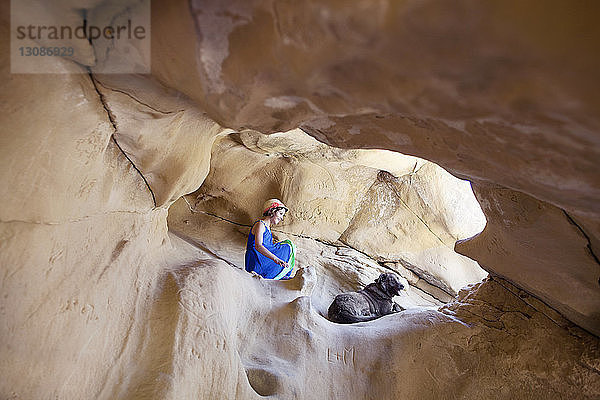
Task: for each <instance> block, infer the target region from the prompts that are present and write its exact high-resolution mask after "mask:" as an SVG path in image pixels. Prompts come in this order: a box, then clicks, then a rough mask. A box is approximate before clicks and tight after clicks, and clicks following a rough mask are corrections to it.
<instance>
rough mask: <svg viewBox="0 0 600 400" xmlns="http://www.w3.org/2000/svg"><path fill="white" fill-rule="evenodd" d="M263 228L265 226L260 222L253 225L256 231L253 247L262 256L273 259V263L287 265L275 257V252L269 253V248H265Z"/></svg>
mask: <svg viewBox="0 0 600 400" xmlns="http://www.w3.org/2000/svg"><path fill="white" fill-rule="evenodd" d="M265 229H266V228H265V226H264V225H263V224H262V223H261V222H259V223H258V224H256V225H255V226H254V229H253V230H254V231H256V233H254V248H255V249H256V251H258V252H259V253H260V254H262V255H263V256H265V257H267V258H268V259H270V260H273V262H274V263H275V264H277V265H280V266H282V267H284V268H286V267H288V263H286V262H285V261H283V260H282V259H281V258H279V257H277V256H276V255H275V254H273V253H271V252H270V251H269V249H267V248H266V247H265V246H264V245H263V234H264V233H265Z"/></svg>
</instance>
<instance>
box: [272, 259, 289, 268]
mask: <svg viewBox="0 0 600 400" xmlns="http://www.w3.org/2000/svg"><path fill="white" fill-rule="evenodd" d="M275 262H276V263H277V264H278V265H280V266H281V267H283V268H288V267H289V266H290V265H289V264H288V263H286V262H285V261H283V260H282V259H280V258H278V259H277V261H275Z"/></svg>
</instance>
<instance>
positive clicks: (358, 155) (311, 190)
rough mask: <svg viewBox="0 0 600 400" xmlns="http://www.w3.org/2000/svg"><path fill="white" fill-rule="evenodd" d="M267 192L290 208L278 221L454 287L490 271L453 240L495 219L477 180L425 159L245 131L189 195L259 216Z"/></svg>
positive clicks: (212, 206) (238, 218)
mask: <svg viewBox="0 0 600 400" xmlns="http://www.w3.org/2000/svg"><path fill="white" fill-rule="evenodd" d="M265 192H267V193H271V194H272V196H277V197H279V198H281V200H282V201H283V202H284V204H286V206H287V207H289V208H290V212H289V213H288V215H287V216H286V218H285V221H284V222H283V223H282V224H281V226H280V227H278V228H276V229H279V230H282V231H283V232H286V233H290V234H295V235H301V236H305V237H306V236H307V237H310V238H313V239H318V240H323V241H327V242H336V241H339V242H341V243H343V244H345V245H346V246H349V247H352V248H355V249H357V250H359V251H362V252H364V253H366V254H368V255H369V256H370V257H372V258H374V259H376V260H379V261H382V262H385V261H389V262H394V263H396V264H398V265H404V267H405V268H409V269H411V270H413V271H415V272H416V271H418V274H419V275H420V276H421V277H423V278H429V283H431V284H433V285H435V286H438V287H439V288H440V289H442V290H444V291H446V292H447V293H448V294H450V295H452V296H454V295H456V293H457V292H458V291H459V290H460V288H462V287H463V286H466V285H467V284H470V283H476V282H479V281H480V280H482V279H483V278H484V277H485V276H486V275H487V274H486V273H485V272H484V271H483V270H481V268H480V267H479V266H478V265H477V263H476V262H474V261H473V260H471V259H469V258H467V257H464V256H462V255H459V254H457V253H455V252H454V250H453V248H454V244H455V242H456V241H457V240H462V239H467V238H469V237H472V236H474V235H476V234H478V233H479V232H481V231H482V230H483V228H484V226H485V217H484V215H483V213H482V211H481V209H480V207H479V204H478V203H477V201H476V199H475V197H474V195H473V193H472V190H471V187H470V185H469V183H468V182H464V181H460V180H459V179H456V178H454V177H453V176H452V175H450V174H448V173H447V172H446V171H444V170H443V169H442V168H440V167H438V166H437V165H435V164H432V163H430V162H427V161H425V160H422V159H419V158H416V157H410V156H403V155H401V154H395V153H391V152H388V151H381V150H340V149H335V148H332V147H329V146H327V145H325V144H322V143H319V142H317V141H316V140H315V139H313V138H311V137H310V136H308V135H307V134H306V133H304V132H302V131H301V130H293V131H289V132H285V133H277V134H272V135H268V136H265V135H261V134H259V133H257V132H253V131H243V132H241V133H240V134H239V135H238V134H235V135H231V136H229V137H227V138H222V139H221V140H220V141H219V142H218V143H217V144H216V145H215V146H214V148H213V152H212V161H211V172H210V174H209V175H208V176H207V178H206V180H205V181H204V183H203V185H202V186H201V187H200V189H198V191H196V192H195V193H194V194H192V195H190V196H187V198H188V199H189V200H186V201H188V202H189V203H190V205H191V207H192V208H193V209H194V211H199V212H204V213H209V214H211V215H217V216H220V217H222V218H225V219H227V220H230V221H232V222H235V223H238V224H245V225H248V226H251V225H252V223H253V222H254V221H256V220H257V219H258V218H259V217H260V216H261V214H262V210H261V209H260V207H261V206H262V200H261V198H257V195H258V196H260V194H262V193H265ZM243 246H244V244H242V247H243ZM237 265H239V266H241V267H243V263H241V264H237Z"/></svg>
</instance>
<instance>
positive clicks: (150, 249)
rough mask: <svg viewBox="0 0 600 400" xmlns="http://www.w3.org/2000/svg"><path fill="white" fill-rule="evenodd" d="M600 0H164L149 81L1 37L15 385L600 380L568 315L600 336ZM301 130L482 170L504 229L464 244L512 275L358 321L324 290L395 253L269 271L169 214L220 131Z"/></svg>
mask: <svg viewBox="0 0 600 400" xmlns="http://www.w3.org/2000/svg"><path fill="white" fill-rule="evenodd" d="M61 4H62V5H63V6H64V7H63V9H62V11H61V12H63V13H70V12H71V13H74V14H73V15H79V14H77V12H76V10H75V9H74V8H73V7H70V6H69V4H68V3H64V4H63V3H61ZM78 4H79V3H78ZM105 4H108V3H104V2H86V3H85V4H79V5H78V7H89V8H90V9H92V8H93V7H100V8H99V9H98V11H102V10H103V9H102V7H103V6H104V5H105ZM110 4H111V5H112V6H114V4H115V3H110ZM0 7H1V11H2V12H1V15H0V17H1V18H0V21H1V22H2V23H0V33H1V35H0V50H2V54H4V55H6V54H9V50H8V48H9V43H8V38H9V31H8V28H9V26H10V24H9V11H8V4H7V3H3V4H2V5H1V6H0ZM595 7H596V5H594V4H592V5H589V4H588V5H586V4H584V3H577V4H570V3H569V4H567V3H563V2H558V1H557V2H549V3H548V2H543V3H542V2H540V3H536V2H534V3H530V4H528V5H523V4H522V3H521V2H512V1H508V2H502V3H498V4H496V3H491V2H487V3H481V2H475V1H460V2H455V3H453V4H450V3H448V4H440V3H436V2H412V1H406V2H398V3H395V2H389V3H388V2H385V1H382V2H369V3H364V4H363V3H361V4H358V5H356V7H352V8H349V7H347V6H344V5H342V4H341V3H331V4H324V5H323V3H321V2H319V3H316V2H315V3H307V4H304V5H301V4H300V3H293V2H276V3H271V2H267V1H259V0H256V1H252V2H247V1H238V2H235V1H231V2H220V1H219V2H216V1H215V2H208V1H205V2H200V1H191V2H188V1H156V2H154V3H153V9H152V18H153V19H152V32H153V40H152V43H153V47H152V68H153V69H152V75H151V76H98V75H97V74H95V73H94V71H93V68H91V69H87V67H86V66H88V65H89V64H91V59H79V60H75V61H77V63H76V62H73V61H70V60H61V59H56V63H55V65H54V68H56V70H66V71H71V72H73V71H77V72H81V74H65V75H18V74H9V67H10V60H9V59H8V58H7V57H6V56H3V57H2V58H0V77H1V82H2V83H1V85H2V86H1V90H0V110H1V111H2V112H1V114H0V127H1V128H0V129H1V130H0V163H1V164H0V165H1V168H0V182H2V186H0V193H1V194H0V198H1V199H2V205H3V207H2V208H1V209H0V267H1V274H0V288H1V297H0V315H1V318H0V320H1V322H0V355H1V357H0V376H2V379H1V380H0V397H2V398H7V399H8V398H16V399H46V398H47V399H55V398H59V399H72V398H99V399H148V398H153V399H181V398H193V397H198V398H218V399H221V398H241V399H245V398H248V399H252V398H258V397H259V394H264V395H270V394H272V395H273V396H274V397H275V398H319V399H320V398H336V397H339V396H344V397H352V396H355V397H356V398H368V396H372V397H373V398H383V399H386V398H390V399H391V398H397V397H409V398H416V399H418V398H423V399H426V398H453V397H462V398H473V399H475V398H482V397H484V398H485V397H497V398H507V399H508V398H510V399H512V398H523V399H528V398H540V397H542V398H548V399H559V398H573V399H593V398H597V397H598V393H600V383H599V381H600V379H599V373H598V370H600V367H599V363H598V360H599V359H600V355H599V354H598V339H597V337H595V336H593V335H590V334H589V333H587V332H585V331H583V330H581V329H580V328H578V327H577V326H574V325H573V324H572V323H571V322H570V321H569V320H571V321H573V322H575V323H577V324H579V325H580V326H581V327H583V328H585V329H587V330H588V331H590V332H593V333H596V334H598V329H599V328H598V326H599V325H598V313H597V310H598V302H599V299H600V294H598V290H597V289H598V287H597V284H598V263H597V258H596V257H595V256H594V254H598V247H597V246H598V243H599V242H598V232H600V229H599V226H600V224H599V223H598V221H600V219H599V218H598V214H599V213H600V211H599V210H598V201H597V199H598V197H599V196H598V194H599V192H600V183H599V181H598V177H597V168H596V167H597V160H598V153H599V152H600V150H599V146H598V141H599V139H598V134H597V132H598V127H599V125H600V124H599V123H598V115H597V113H596V110H597V109H598V104H599V103H600V101H599V98H598V91H597V90H596V89H595V88H596V87H597V86H598V84H597V83H598V81H597V79H598V76H597V74H596V73H595V71H597V70H598V67H599V66H600V65H599V59H598V53H597V52H596V51H594V49H595V46H596V44H597V42H598V40H597V38H598V25H597V24H596V21H595V19H594V16H595V15H596V14H597V12H596V10H595ZM104 11H106V10H104ZM100 14H102V13H100ZM365 15H369V16H372V17H371V18H365V17H364V16H365ZM106 17H110V15H107V16H106ZM557 26H559V27H560V29H554V28H555V27H557ZM299 27H302V28H299ZM474 32H475V33H474ZM84 42H85V41H84ZM78 45H82V46H83V47H82V49H88V50H91V49H90V48H89V46H88V45H89V43H88V44H85V43H79V44H78ZM82 51H83V50H82ZM215 121H216V122H215ZM298 126H301V127H302V128H303V129H304V130H305V131H306V132H309V133H310V134H311V135H313V136H314V137H316V138H318V139H319V140H322V141H323V142H326V143H329V144H333V145H338V146H343V147H351V148H380V149H381V148H385V149H388V150H394V151H401V152H404V153H408V154H412V155H415V156H420V157H424V158H426V159H429V160H432V161H435V162H437V163H439V164H441V165H442V166H444V167H445V168H446V169H447V170H449V171H451V172H452V173H453V174H455V175H457V176H460V177H468V178H469V179H470V180H472V181H473V186H474V188H475V191H476V195H477V198H478V201H479V203H480V204H481V205H482V208H483V211H484V213H485V214H486V218H487V220H488V227H487V228H486V231H484V233H483V234H481V235H480V236H478V237H477V238H476V239H474V240H472V241H470V242H465V243H464V244H461V245H460V246H458V250H459V251H461V252H463V253H465V254H467V255H469V256H471V257H473V258H475V259H477V260H479V261H480V263H481V265H482V266H483V267H484V268H485V269H486V270H488V271H490V272H492V273H494V275H502V276H504V277H505V278H507V280H506V281H505V280H502V279H499V278H496V277H494V278H493V279H492V280H490V281H487V282H485V283H482V284H481V285H478V286H477V287H471V288H467V289H465V291H464V292H463V293H462V294H461V295H460V297H459V300H458V301H457V302H456V303H452V304H450V305H448V306H446V307H443V308H441V309H440V310H431V309H419V310H413V311H408V312H404V313H401V314H397V315H394V316H390V317H386V318H384V319H381V320H378V321H375V322H374V323H372V324H370V325H368V324H367V325H365V324H361V325H357V326H350V327H344V326H338V325H335V324H332V323H330V322H329V321H327V320H326V319H324V318H323V317H322V312H323V309H324V307H325V306H326V304H327V301H326V300H325V299H327V298H328V297H327V296H331V295H332V294H333V293H334V292H335V291H338V290H340V289H342V288H348V287H350V286H356V285H358V284H363V283H364V282H365V281H367V280H368V279H370V278H371V277H372V276H373V275H374V274H376V272H377V271H378V270H377V269H376V268H382V267H381V266H380V265H377V264H375V265H371V264H369V262H368V261H366V260H364V259H359V258H358V256H356V255H355V254H354V253H352V254H349V253H348V250H344V249H343V248H340V249H337V248H336V249H334V248H330V247H327V248H323V249H320V250H319V251H322V252H323V254H324V255H326V256H328V257H329V259H328V261H327V262H326V263H324V264H328V266H329V267H328V268H326V269H323V270H325V271H327V272H326V273H325V274H321V275H319V274H318V273H314V271H313V272H311V271H310V270H306V272H303V273H302V274H301V275H299V276H298V277H297V278H296V279H295V280H293V281H290V282H266V281H264V280H258V279H256V278H252V277H251V276H249V275H248V274H246V273H244V272H243V271H240V270H238V269H236V268H234V267H232V266H231V265H229V264H227V262H223V260H219V258H220V256H219V254H218V253H219V252H218V251H216V252H213V251H211V249H209V248H206V251H203V250H200V249H198V247H197V246H190V245H189V244H187V243H186V242H184V241H182V240H181V239H180V238H178V237H175V236H172V235H169V234H168V232H167V209H168V207H169V206H170V205H171V203H172V202H173V201H175V200H176V199H178V198H179V197H180V196H182V195H184V194H186V193H190V192H193V191H195V190H196V189H197V188H198V187H199V186H200V185H201V184H202V182H203V180H204V179H205V177H206V176H207V174H208V173H209V170H208V168H209V165H210V153H211V149H212V144H213V141H214V140H216V139H217V138H218V137H219V136H221V135H226V134H228V133H229V132H230V131H229V130H227V129H225V128H222V127H227V128H232V129H236V130H240V131H241V130H242V128H252V129H255V130H258V131H260V132H262V133H271V132H275V131H284V130H287V129H289V128H295V127H298ZM371 176H372V177H375V176H376V175H371ZM283 194H285V193H283ZM174 206H175V207H176V208H177V207H185V206H186V205H185V203H182V202H177V203H175V205H174ZM175 211H176V209H174V210H173V212H175ZM179 215H180V216H183V214H179ZM190 220H191V218H190ZM188 222H189V220H188ZM178 223H181V224H185V222H184V218H181V220H180V221H178ZM204 223H205V224H206V223H207V222H204ZM209 223H212V221H209ZM344 223H345V222H344ZM244 229H245V227H244ZM299 229H304V228H302V224H301V223H299ZM332 231H335V230H332ZM214 232H215V231H214V230H213V231H209V230H207V233H210V234H211V235H213V233H214ZM222 232H226V230H225V229H224V228H223V229H222ZM335 232H337V231H335ZM240 236H243V235H242V234H241V232H240V233H239V236H238V238H239V237H240ZM213 238H214V236H210V235H209V237H208V238H207V239H213ZM195 244H197V245H201V243H195ZM223 246H231V244H230V243H225V244H224V245H223ZM306 246H307V247H309V246H317V245H315V244H314V243H312V244H306ZM229 250H231V249H229ZM353 260H354V261H353ZM356 260H359V261H356ZM227 261H228V262H230V263H231V261H230V260H227ZM311 262H312V261H311V260H310V259H307V260H306V264H310V263H311ZM342 262H345V263H346V267H345V269H344V270H343V271H342V273H339V272H336V270H335V268H334V267H335V266H336V265H337V264H339V263H342ZM352 263H354V264H355V265H359V264H362V265H366V267H365V268H364V270H355V272H354V275H351V276H349V277H348V276H347V275H349V274H345V273H344V272H348V273H349V272H350V271H353V269H352V268H351V266H352ZM311 276H312V277H311ZM509 281H510V282H512V283H514V284H515V285H517V286H513V285H512V284H511V283H510V282H509ZM338 282H339V283H338ZM522 289H526V291H523V290H522ZM414 290H415V292H416V290H417V289H414ZM534 295H537V296H538V297H540V298H542V299H543V300H544V301H545V302H547V303H548V304H549V305H550V306H552V308H551V307H547V306H546V305H545V304H543V303H541V302H540V301H539V300H538V299H537V298H536V296H534ZM434 300H435V299H426V298H425V297H423V303H426V302H430V303H431V302H434ZM411 301H412V302H413V305H418V306H423V305H424V304H416V302H417V300H411ZM555 310H559V311H560V312H561V313H563V314H564V315H565V316H566V317H568V319H569V320H566V319H564V318H563V317H562V316H561V315H560V314H558V313H556V312H555ZM257 332H260V333H261V334H260V335H259V334H257ZM332 343H335V344H332ZM342 346H343V347H342ZM348 349H349V350H348ZM350 360H352V361H351V362H350ZM330 382H340V384H339V385H331V384H330ZM532 389H533V390H532Z"/></svg>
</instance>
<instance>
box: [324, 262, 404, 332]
mask: <svg viewBox="0 0 600 400" xmlns="http://www.w3.org/2000/svg"><path fill="white" fill-rule="evenodd" d="M402 289H404V285H403V284H402V283H401V282H400V279H399V278H398V276H396V274H392V273H384V274H381V275H379V278H377V279H376V280H375V282H374V283H370V284H369V285H367V287H366V288H364V289H363V290H360V291H358V292H350V293H342V294H338V295H337V296H335V299H334V300H333V303H331V305H330V306H329V310H328V311H327V316H328V317H329V320H330V321H333V322H337V323H340V324H352V323H355V322H363V321H371V320H373V319H376V318H379V317H382V316H384V315H387V314H392V313H395V312H398V311H402V308H401V307H400V306H399V305H398V304H396V303H394V302H392V297H394V296H397V295H398V294H400V291H401V290H402Z"/></svg>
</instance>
